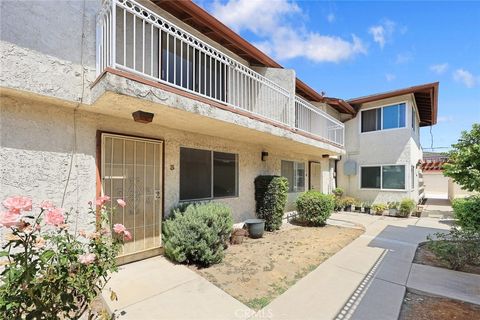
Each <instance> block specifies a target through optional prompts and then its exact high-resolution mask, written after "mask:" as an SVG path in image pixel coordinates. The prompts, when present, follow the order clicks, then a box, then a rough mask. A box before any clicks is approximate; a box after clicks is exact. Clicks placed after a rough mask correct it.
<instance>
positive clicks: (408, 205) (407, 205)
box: [398, 198, 416, 217]
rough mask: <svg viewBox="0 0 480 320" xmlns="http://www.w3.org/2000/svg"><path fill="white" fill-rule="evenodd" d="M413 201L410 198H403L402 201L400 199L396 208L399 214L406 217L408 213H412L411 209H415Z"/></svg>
mask: <svg viewBox="0 0 480 320" xmlns="http://www.w3.org/2000/svg"><path fill="white" fill-rule="evenodd" d="M415 206H416V204H415V201H413V200H412V199H408V198H405V199H403V200H402V201H400V206H399V208H398V211H399V212H400V215H401V216H402V217H408V216H409V215H410V213H412V211H413V209H415Z"/></svg>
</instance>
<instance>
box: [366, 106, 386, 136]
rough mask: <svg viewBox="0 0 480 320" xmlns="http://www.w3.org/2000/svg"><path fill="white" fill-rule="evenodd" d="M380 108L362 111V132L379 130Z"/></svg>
mask: <svg viewBox="0 0 480 320" xmlns="http://www.w3.org/2000/svg"><path fill="white" fill-rule="evenodd" d="M381 125H382V108H378V109H372V110H365V111H362V132H370V131H377V130H381Z"/></svg>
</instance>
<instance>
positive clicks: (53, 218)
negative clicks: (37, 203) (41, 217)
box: [45, 208, 65, 226]
mask: <svg viewBox="0 0 480 320" xmlns="http://www.w3.org/2000/svg"><path fill="white" fill-rule="evenodd" d="M63 212H64V210H63V209H62V208H55V209H52V210H49V211H47V213H46V214H45V223H46V224H49V225H53V226H58V225H62V224H63V223H64V222H65V217H64V215H63Z"/></svg>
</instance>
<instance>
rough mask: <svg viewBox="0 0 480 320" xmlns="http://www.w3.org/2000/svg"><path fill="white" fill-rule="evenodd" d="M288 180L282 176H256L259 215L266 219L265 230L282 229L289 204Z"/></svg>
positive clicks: (256, 199)
mask: <svg viewBox="0 0 480 320" xmlns="http://www.w3.org/2000/svg"><path fill="white" fill-rule="evenodd" d="M287 194H288V180H287V178H284V177H280V176H258V177H257V178H255V201H256V211H257V217H258V218H260V219H265V230H268V231H274V230H278V229H280V226H281V225H282V218H283V214H284V212H285V205H286V204H287Z"/></svg>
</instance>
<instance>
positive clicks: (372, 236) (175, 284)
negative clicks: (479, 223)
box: [104, 213, 478, 320]
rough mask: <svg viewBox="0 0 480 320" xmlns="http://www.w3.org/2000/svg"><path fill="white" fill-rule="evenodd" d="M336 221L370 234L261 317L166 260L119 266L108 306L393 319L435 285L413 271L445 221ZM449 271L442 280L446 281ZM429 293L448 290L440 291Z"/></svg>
mask: <svg viewBox="0 0 480 320" xmlns="http://www.w3.org/2000/svg"><path fill="white" fill-rule="evenodd" d="M331 223H332V224H337V225H345V226H351V225H352V223H353V224H360V225H363V226H365V229H366V230H365V233H364V234H363V235H361V236H360V237H359V238H357V239H355V240H354V241H353V242H352V243H350V244H349V245H348V246H346V247H345V248H343V249H342V250H340V251H339V252H337V253H336V254H335V255H334V256H332V257H331V258H330V259H328V260H327V261H325V262H324V263H322V264H321V265H320V266H319V267H318V268H317V269H315V270H314V271H312V272H311V273H310V274H308V275H307V276H306V277H304V278H303V279H301V280H300V281H298V282H297V283H296V284H295V285H293V286H292V287H291V288H290V289H289V290H287V291H286V292H285V293H284V294H282V295H281V296H279V297H277V298H276V299H275V300H274V301H272V303H270V304H269V305H268V306H266V307H265V308H264V309H262V310H260V311H259V312H257V313H254V312H253V311H252V310H251V309H249V308H248V307H246V306H245V305H243V304H242V303H241V302H239V301H237V300H235V299H234V298H232V297H231V296H229V295H228V294H227V293H225V292H223V291H222V290H220V289H219V288H217V287H215V286H214V285H213V284H211V283H209V282H208V281H207V280H205V279H203V278H202V277H200V276H199V275H198V274H196V273H195V272H193V271H192V270H190V269H188V268H186V267H185V266H181V265H174V264H172V263H170V262H168V261H167V260H166V259H164V258H162V257H156V258H152V259H147V260H144V261H141V262H137V263H133V264H129V265H125V266H123V267H121V271H120V272H119V273H118V274H116V275H115V276H114V278H113V279H112V281H111V282H110V284H109V285H110V286H111V287H113V288H115V290H116V291H117V293H118V295H119V301H117V302H108V306H109V308H110V309H111V310H112V311H113V310H116V311H117V312H116V314H117V315H119V319H288V320H295V319H319V320H320V319H338V320H344V319H368V320H375V319H382V320H389V319H392V320H393V319H397V317H398V313H399V311H400V307H401V304H402V301H403V296H404V294H405V290H406V286H407V283H408V285H411V286H412V287H415V285H416V286H417V287H416V288H417V289H418V290H425V288H427V287H428V285H429V283H430V284H431V283H432V282H434V281H435V279H436V278H435V277H434V278H433V279H430V280H428V281H421V278H422V272H423V273H425V272H426V271H425V268H423V269H422V267H424V266H420V267H417V266H415V267H414V268H412V261H413V257H414V255H415V250H416V247H417V244H418V243H419V242H422V241H425V238H426V236H427V235H428V234H430V233H433V232H436V231H439V230H446V229H448V228H449V225H448V224H445V223H443V222H442V220H441V219H438V218H430V217H424V218H408V219H402V218H393V217H381V216H371V215H365V214H360V213H337V214H334V215H332V217H331ZM412 269H413V271H412ZM435 269H437V268H435ZM444 271H445V270H440V273H441V274H439V275H438V276H440V277H443V276H444V275H445V273H442V272H444ZM450 272H451V271H450ZM424 280H425V279H424ZM462 281H463V283H466V282H468V280H465V279H463V280H462ZM473 283H474V284H475V281H474V282H473ZM429 290H430V291H431V292H438V294H442V292H445V288H443V289H442V288H440V287H437V288H435V289H431V288H430V289H429ZM435 290H437V291H435ZM442 290H443V291H442ZM469 290H470V291H469ZM469 290H467V291H466V295H467V296H468V293H469V292H470V293H472V292H473V294H475V293H476V292H475V288H473V289H469ZM457 293H458V292H457ZM464 293H465V292H464ZM476 294H477V295H478V293H476ZM460 295H462V293H460ZM104 296H105V297H108V296H109V295H108V293H105V294H104ZM458 297H460V298H462V297H463V298H465V295H464V296H457V298H458ZM467 298H468V297H467ZM465 299H466V298H465ZM105 300H107V301H108V299H105ZM467 301H470V300H467Z"/></svg>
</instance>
